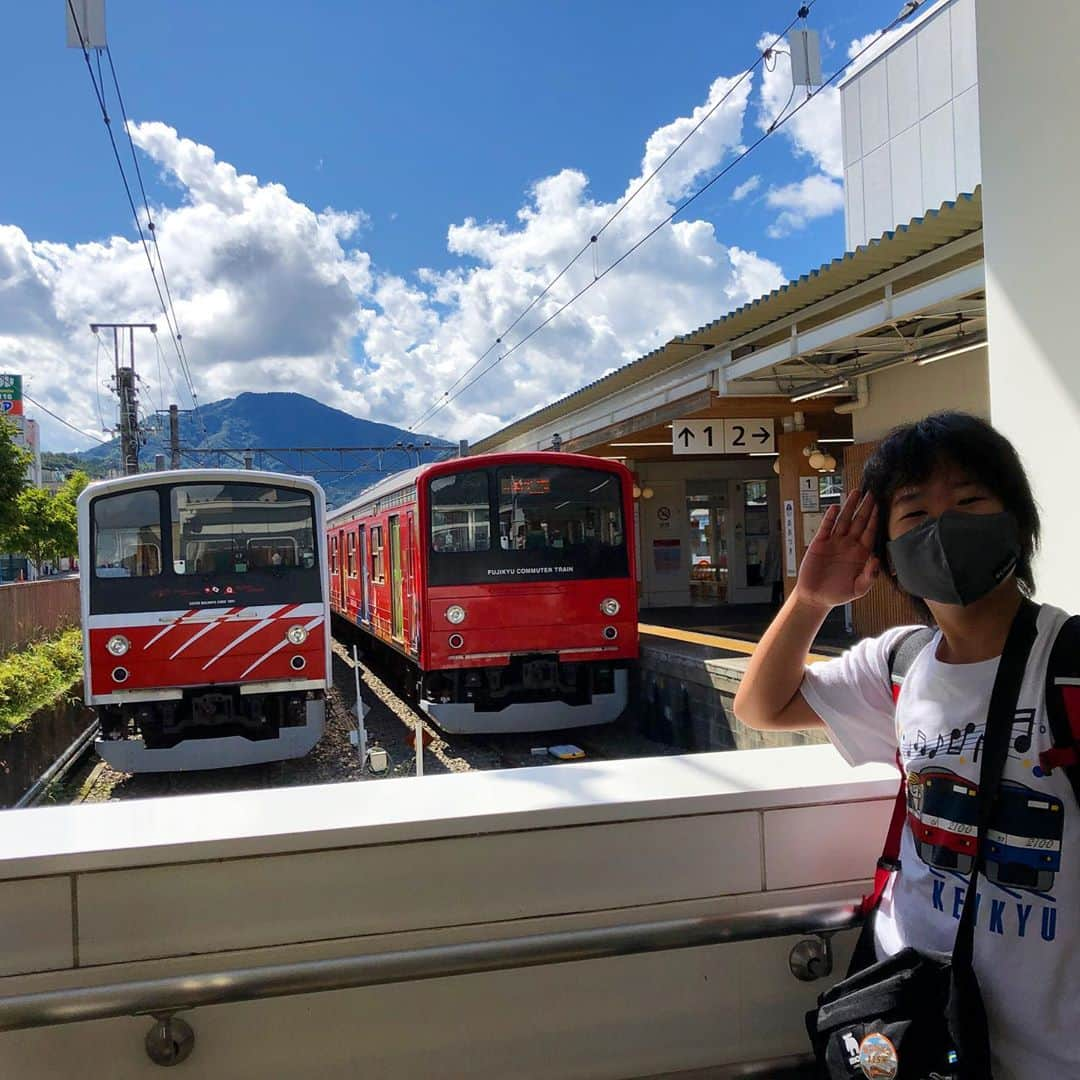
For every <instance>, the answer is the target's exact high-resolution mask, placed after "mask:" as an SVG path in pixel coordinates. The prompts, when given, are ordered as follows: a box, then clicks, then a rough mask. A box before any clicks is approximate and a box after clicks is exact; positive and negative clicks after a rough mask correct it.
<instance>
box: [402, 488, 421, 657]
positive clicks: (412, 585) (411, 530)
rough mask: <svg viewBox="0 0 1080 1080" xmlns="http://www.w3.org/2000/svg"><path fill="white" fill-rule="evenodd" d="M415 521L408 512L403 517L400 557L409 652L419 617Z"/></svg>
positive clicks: (414, 646)
mask: <svg viewBox="0 0 1080 1080" xmlns="http://www.w3.org/2000/svg"><path fill="white" fill-rule="evenodd" d="M415 522H416V519H415V516H414V514H413V512H412V511H411V510H410V511H408V513H406V515H405V536H404V538H403V540H402V548H403V551H402V557H403V559H404V561H405V566H404V573H403V575H402V577H403V579H404V582H405V584H404V586H403V600H407V603H406V604H405V605H404V607H405V612H404V624H405V626H404V631H405V633H404V637H405V640H406V641H407V642H408V645H409V651H410V652H414V653H415V652H416V651H417V637H418V635H419V623H420V620H419V617H418V611H417V601H416V580H415V574H416V560H415V558H414V557H413V545H414V544H415V543H416V524H415Z"/></svg>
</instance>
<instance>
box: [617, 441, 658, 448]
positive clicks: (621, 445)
mask: <svg viewBox="0 0 1080 1080" xmlns="http://www.w3.org/2000/svg"><path fill="white" fill-rule="evenodd" d="M608 445H609V446H611V448H612V449H614V448H615V447H619V448H622V447H624V446H670V445H671V441H670V440H668V441H666V442H613V443H609V444H608Z"/></svg>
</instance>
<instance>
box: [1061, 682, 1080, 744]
mask: <svg viewBox="0 0 1080 1080" xmlns="http://www.w3.org/2000/svg"><path fill="white" fill-rule="evenodd" d="M1058 686H1059V687H1060V688H1061V697H1062V699H1063V700H1064V702H1065V715H1066V716H1068V718H1069V727H1070V728H1071V729H1072V737H1073V742H1074V743H1076V744H1077V745H1080V685H1078V684H1076V683H1062V682H1059V683H1058Z"/></svg>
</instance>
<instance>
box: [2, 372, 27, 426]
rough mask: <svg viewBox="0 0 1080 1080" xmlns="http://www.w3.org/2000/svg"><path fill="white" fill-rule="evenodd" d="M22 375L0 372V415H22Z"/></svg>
mask: <svg viewBox="0 0 1080 1080" xmlns="http://www.w3.org/2000/svg"><path fill="white" fill-rule="evenodd" d="M22 411H23V402H22V376H21V375H3V374H0V416H4V417H8V418H10V417H13V416H22Z"/></svg>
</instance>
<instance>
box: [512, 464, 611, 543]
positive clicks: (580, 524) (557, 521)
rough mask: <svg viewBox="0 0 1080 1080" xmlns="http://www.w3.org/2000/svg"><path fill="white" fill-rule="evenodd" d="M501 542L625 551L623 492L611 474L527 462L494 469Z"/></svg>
mask: <svg viewBox="0 0 1080 1080" xmlns="http://www.w3.org/2000/svg"><path fill="white" fill-rule="evenodd" d="M496 484H497V488H498V492H499V546H500V547H501V548H502V550H503V551H524V552H543V553H545V554H546V555H548V556H550V557H551V558H552V559H555V560H558V558H559V557H560V556H561V555H562V554H563V553H568V552H571V551H590V552H593V553H595V554H600V553H602V552H605V551H606V552H618V551H621V550H625V543H624V534H623V520H622V518H623V514H622V496H621V492H620V490H619V478H618V477H617V476H616V475H615V474H614V473H608V472H599V471H597V470H595V469H572V468H565V467H563V466H545V465H527V466H519V467H516V468H513V469H499V470H497V472H496Z"/></svg>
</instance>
